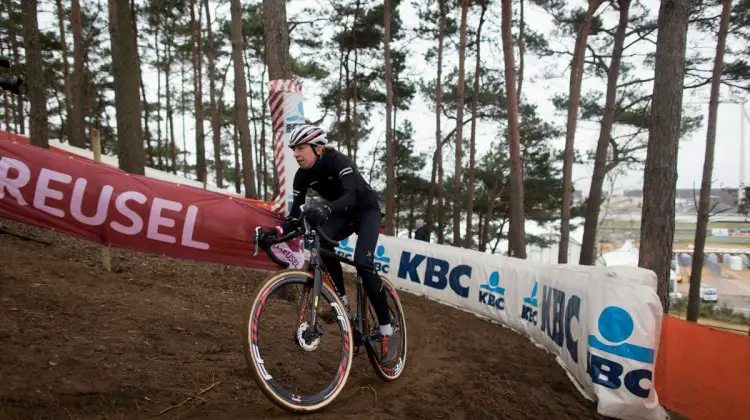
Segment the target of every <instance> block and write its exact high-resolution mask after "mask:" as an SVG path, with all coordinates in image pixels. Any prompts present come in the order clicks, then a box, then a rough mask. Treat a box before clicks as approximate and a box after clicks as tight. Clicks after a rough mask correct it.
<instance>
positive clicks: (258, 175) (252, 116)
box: [243, 51, 265, 200]
mask: <svg viewBox="0 0 750 420" xmlns="http://www.w3.org/2000/svg"><path fill="white" fill-rule="evenodd" d="M243 56H244V57H245V70H246V71H247V88H248V92H247V97H248V99H249V101H250V103H249V104H248V110H249V111H250V121H252V124H253V135H252V139H255V141H256V142H257V141H258V118H257V116H256V115H255V105H253V98H254V97H255V94H254V92H253V81H252V79H251V77H250V74H251V73H252V69H251V67H250V60H249V59H248V58H247V54H246V51H245V54H243ZM260 85H261V86H260V90H261V91H263V83H262V81H261V84H260ZM261 107H262V108H265V104H263V103H261ZM248 130H249V127H248ZM251 143H252V141H251ZM250 149H255V148H254V147H250ZM255 162H257V164H256V168H257V169H258V170H257V171H256V174H255V175H256V180H255V181H254V182H257V183H258V197H260V198H262V199H264V200H265V191H264V190H263V186H262V185H261V184H260V179H261V175H262V173H261V172H263V170H262V168H261V163H260V162H261V161H260V160H259V159H258V155H257V154H256V155H255Z"/></svg>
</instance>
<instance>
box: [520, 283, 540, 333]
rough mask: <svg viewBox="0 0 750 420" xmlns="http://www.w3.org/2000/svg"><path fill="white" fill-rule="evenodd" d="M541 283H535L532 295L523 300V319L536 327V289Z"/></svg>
mask: <svg viewBox="0 0 750 420" xmlns="http://www.w3.org/2000/svg"><path fill="white" fill-rule="evenodd" d="M538 285H539V282H537V281H535V282H534V288H533V289H531V295H529V296H528V297H524V298H523V307H522V309H521V318H523V319H525V320H526V321H528V322H530V323H532V324H534V325H536V318H537V309H536V308H537V301H536V289H537V286H538Z"/></svg>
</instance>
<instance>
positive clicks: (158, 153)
mask: <svg viewBox="0 0 750 420" xmlns="http://www.w3.org/2000/svg"><path fill="white" fill-rule="evenodd" d="M160 20H161V14H160V13H159V9H156V21H157V22H160ZM154 46H155V49H156V159H157V165H158V166H157V167H158V168H159V169H160V170H164V159H163V158H162V155H163V154H164V148H163V147H162V143H161V122H162V120H161V67H162V65H161V64H162V63H161V56H160V55H159V25H158V24H157V25H156V28H154Z"/></svg>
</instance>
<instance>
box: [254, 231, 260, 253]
mask: <svg viewBox="0 0 750 420" xmlns="http://www.w3.org/2000/svg"><path fill="white" fill-rule="evenodd" d="M258 237H260V226H256V227H255V237H254V238H253V245H255V250H254V252H253V257H255V256H257V255H258Z"/></svg>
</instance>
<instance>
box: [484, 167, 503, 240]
mask: <svg viewBox="0 0 750 420" xmlns="http://www.w3.org/2000/svg"><path fill="white" fill-rule="evenodd" d="M502 174H503V170H502V169H498V171H497V172H496V173H495V179H494V180H493V182H492V192H491V194H490V201H489V203H488V204H487V214H486V215H485V217H484V228H482V239H481V242H482V244H483V245H482V249H481V251H482V252H485V251H486V250H487V243H489V241H490V220H492V212H493V211H494V210H495V200H497V198H498V197H500V196H501V195H502V193H503V190H502V189H500V190H498V188H500V178H501V177H502ZM492 252H493V253H494V251H492Z"/></svg>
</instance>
